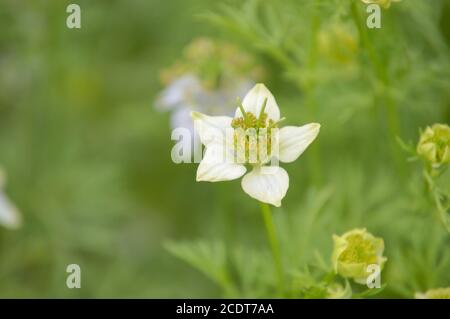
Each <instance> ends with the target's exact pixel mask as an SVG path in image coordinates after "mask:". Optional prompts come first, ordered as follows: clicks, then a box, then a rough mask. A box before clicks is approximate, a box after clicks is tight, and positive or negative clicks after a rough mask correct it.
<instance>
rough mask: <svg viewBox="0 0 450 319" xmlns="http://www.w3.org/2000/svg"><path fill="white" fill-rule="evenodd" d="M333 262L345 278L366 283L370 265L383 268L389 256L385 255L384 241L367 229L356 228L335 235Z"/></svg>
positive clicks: (337, 271) (335, 269) (335, 268)
mask: <svg viewBox="0 0 450 319" xmlns="http://www.w3.org/2000/svg"><path fill="white" fill-rule="evenodd" d="M333 241H334V249H333V254H332V257H331V258H332V263H333V268H334V271H335V272H336V273H337V274H339V275H341V276H342V277H344V278H353V279H354V280H355V282H357V283H360V284H365V283H366V279H367V277H368V276H369V275H370V274H371V272H370V271H368V266H369V265H373V264H376V265H379V266H380V268H383V265H384V263H385V262H386V260H387V258H386V257H383V250H384V241H383V239H382V238H377V237H374V236H373V235H372V234H371V233H369V232H367V231H366V229H364V228H363V229H354V230H351V231H349V232H346V233H345V234H343V235H342V236H337V235H333Z"/></svg>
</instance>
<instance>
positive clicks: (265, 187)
mask: <svg viewBox="0 0 450 319" xmlns="http://www.w3.org/2000/svg"><path fill="white" fill-rule="evenodd" d="M241 185H242V188H243V189H244V192H246V193H247V194H248V195H250V196H251V197H253V198H255V199H257V200H259V201H261V202H263V203H268V204H272V205H274V206H277V207H278V206H281V200H282V199H283V197H284V196H285V195H286V192H287V190H288V188H289V175H288V174H287V172H286V171H285V170H284V169H283V168H281V167H278V166H262V167H258V168H255V169H253V170H252V171H251V172H250V173H248V174H247V175H245V176H244V178H243V179H242V183H241Z"/></svg>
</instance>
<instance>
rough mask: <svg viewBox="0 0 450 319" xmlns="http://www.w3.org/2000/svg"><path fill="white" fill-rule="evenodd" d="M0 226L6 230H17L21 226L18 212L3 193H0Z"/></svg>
mask: <svg viewBox="0 0 450 319" xmlns="http://www.w3.org/2000/svg"><path fill="white" fill-rule="evenodd" d="M0 224H1V225H3V226H5V227H8V228H17V227H19V226H20V224H21V219H20V213H19V211H18V210H17V208H16V207H15V206H14V205H13V204H12V203H11V202H10V201H9V199H8V198H7V197H6V196H5V194H3V192H0Z"/></svg>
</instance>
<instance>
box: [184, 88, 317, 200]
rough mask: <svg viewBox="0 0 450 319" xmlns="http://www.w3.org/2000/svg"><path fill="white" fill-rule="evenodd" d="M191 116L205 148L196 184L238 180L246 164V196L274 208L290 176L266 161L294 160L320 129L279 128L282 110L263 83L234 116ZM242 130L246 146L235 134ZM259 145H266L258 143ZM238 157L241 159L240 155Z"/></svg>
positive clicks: (311, 126) (200, 114) (196, 113)
mask: <svg viewBox="0 0 450 319" xmlns="http://www.w3.org/2000/svg"><path fill="white" fill-rule="evenodd" d="M192 118H193V119H194V124H195V128H196V130H197V132H198V134H199V136H200V140H201V142H202V144H203V145H205V147H206V150H205V154H204V157H203V159H202V161H201V162H200V165H199V167H198V169H197V181H209V182H219V181H228V180H233V179H237V178H239V177H241V176H243V175H244V174H245V173H246V171H247V168H246V166H245V165H246V164H247V165H250V166H252V170H251V171H250V172H249V173H248V174H246V175H245V176H244V178H243V179H242V183H241V185H242V188H243V190H244V192H246V193H247V194H248V195H250V196H251V197H253V198H255V199H257V200H259V201H261V202H264V203H268V204H272V205H274V206H280V205H281V200H282V199H283V197H284V196H285V195H286V192H287V190H288V188H289V176H288V174H287V172H286V171H285V170H284V169H283V168H281V167H279V166H276V165H268V164H269V162H270V160H271V159H272V160H273V158H276V159H278V160H280V161H281V162H285V163H290V162H293V161H295V160H296V159H297V158H298V157H299V156H300V155H301V154H302V153H303V152H304V151H305V149H306V148H307V147H308V146H309V145H310V144H311V143H312V141H314V139H315V138H316V136H317V134H318V133H319V130H320V124H318V123H310V124H306V125H304V126H286V127H283V128H281V129H278V128H277V126H278V123H279V122H281V121H282V120H283V119H280V109H279V108H278V105H277V103H276V101H275V98H274V97H273V95H272V93H270V91H269V90H268V89H267V88H266V87H265V86H264V84H257V85H255V86H254V87H253V88H252V89H251V90H250V92H248V93H247V95H246V96H245V98H244V100H243V101H242V105H241V106H240V107H239V108H237V110H236V112H235V116H234V118H231V117H228V116H208V115H205V114H202V113H198V112H192ZM242 129H243V130H244V131H245V135H244V136H245V139H244V140H243V141H244V144H243V143H241V142H242V140H241V139H239V137H240V135H239V134H238V133H239V132H240V131H241V130H242ZM252 134H253V135H252ZM252 136H253V138H254V139H255V140H257V143H256V144H252V142H251V138H252ZM262 141H263V142H264V144H265V145H263V144H260V142H262ZM252 145H253V146H252ZM255 145H256V147H254V146H255ZM263 146H264V148H263ZM242 153H243V154H244V156H243V158H242V157H240V155H242ZM272 164H273V161H272Z"/></svg>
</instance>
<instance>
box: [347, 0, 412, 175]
mask: <svg viewBox="0 0 450 319" xmlns="http://www.w3.org/2000/svg"><path fill="white" fill-rule="evenodd" d="M350 10H351V15H352V18H353V21H354V23H355V25H356V28H357V29H358V33H359V37H360V41H361V43H362V44H363V46H364V47H365V48H366V50H367V54H368V56H369V59H370V62H371V64H372V67H373V69H374V71H375V74H376V76H377V78H378V80H379V81H380V82H381V83H382V85H383V87H384V88H385V89H386V88H389V86H390V79H389V75H388V72H387V69H386V67H385V64H384V63H382V62H381V61H380V60H379V58H378V54H377V51H376V50H375V48H374V47H373V45H372V42H371V41H370V37H369V34H368V33H367V30H366V28H365V27H364V22H363V19H362V18H361V16H360V14H359V11H358V7H357V4H356V2H355V0H352V1H351V4H350ZM383 98H384V102H385V105H386V112H387V125H388V128H389V132H390V134H391V136H392V142H391V148H392V153H393V156H394V160H395V162H396V165H397V169H398V171H399V172H400V173H403V166H404V165H403V160H402V158H401V155H400V153H399V151H398V149H397V147H396V144H395V139H396V138H397V136H400V124H399V119H398V114H397V104H396V102H395V100H394V99H393V97H392V96H391V93H390V92H386V93H385V95H384V96H383Z"/></svg>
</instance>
